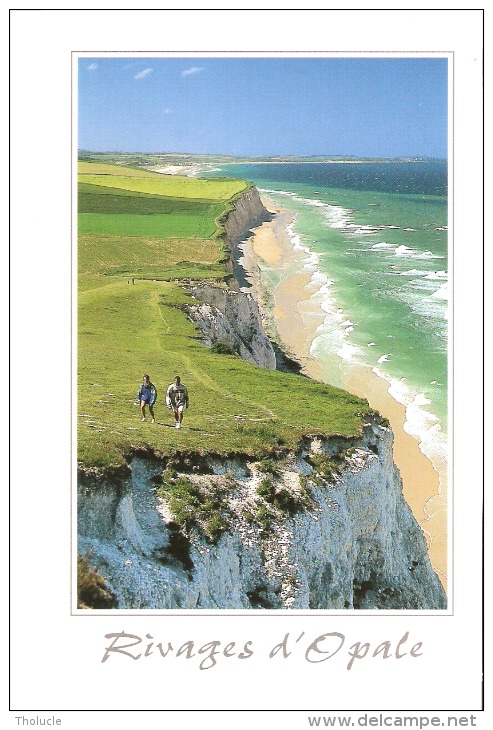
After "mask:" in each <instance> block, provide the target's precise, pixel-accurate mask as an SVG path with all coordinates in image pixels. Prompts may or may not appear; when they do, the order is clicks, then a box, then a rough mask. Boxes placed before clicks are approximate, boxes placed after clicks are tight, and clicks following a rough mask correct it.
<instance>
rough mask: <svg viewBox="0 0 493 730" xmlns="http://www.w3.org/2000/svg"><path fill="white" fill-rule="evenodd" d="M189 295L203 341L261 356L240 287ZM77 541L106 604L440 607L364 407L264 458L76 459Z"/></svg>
mask: <svg viewBox="0 0 493 730" xmlns="http://www.w3.org/2000/svg"><path fill="white" fill-rule="evenodd" d="M246 196H248V197H246ZM246 196H244V199H240V200H238V201H236V202H235V205H234V208H233V210H232V211H231V212H230V214H229V215H228V217H227V219H226V221H225V231H226V236H227V241H228V245H229V246H230V249H231V252H232V261H233V260H234V259H235V255H236V254H235V251H236V250H237V244H238V243H239V241H241V240H242V237H243V236H244V235H245V234H246V233H247V232H248V231H249V230H250V229H251V228H252V227H254V226H255V225H257V224H258V223H259V222H261V221H262V220H263V219H265V217H264V216H266V215H268V214H267V212H266V211H265V209H263V211H264V212H262V210H260V209H259V203H260V199H259V198H258V193H257V191H255V190H254V189H253V190H250V191H249V192H248V193H247V194H246ZM260 205H261V203H260ZM262 208H263V206H262ZM195 296H196V299H197V304H196V305H193V306H194V307H195V312H192V314H193V315H194V319H195V321H196V322H197V323H198V324H199V325H200V324H201V322H202V324H204V322H205V323H206V324H205V326H203V327H202V330H203V336H204V339H205V340H206V341H207V340H209V344H211V343H212V342H223V343H224V344H225V345H226V346H227V347H229V348H231V349H232V350H234V351H235V352H237V353H238V354H240V355H241V356H242V357H244V358H245V359H249V360H250V362H252V363H254V364H256V365H260V366H262V367H269V368H272V367H274V366H275V355H274V353H273V351H272V348H271V346H270V343H269V340H268V338H267V337H266V335H265V333H264V332H263V329H262V322H261V318H260V315H259V314H258V308H257V307H256V303H255V301H254V300H252V298H251V297H249V295H247V294H245V293H243V292H234V293H233V292H231V291H227V290H224V289H220V288H219V289H218V288H216V287H210V286H207V285H206V286H201V287H199V289H198V290H195ZM197 312H199V314H197ZM207 328H209V329H207ZM273 357H274V359H273ZM177 485H178V486H179V490H177V489H176V487H177ZM173 494H174V495H175V496H174V497H173V496H172V495H173ZM177 494H179V495H181V496H180V498H178V497H177V496H176V495H177ZM187 495H188V496H189V502H190V504H188V503H187V498H188V497H187ZM180 500H181V501H180ZM190 505H193V508H191V507H190ZM207 505H209V506H210V505H214V510H213V511H212V512H211V509H210V508H209V507H207ZM202 506H203V508H202ZM187 508H190V509H191V511H189V512H187ZM78 549H79V552H81V553H83V554H86V555H87V556H88V560H89V561H90V563H91V565H94V566H97V568H98V570H99V572H100V574H101V575H103V576H104V578H105V582H106V585H107V587H108V588H109V590H110V591H111V592H112V594H113V595H114V597H115V603H114V608H117V609H177V608H181V609H246V608H256V609H286V608H291V609H327V610H330V609H414V610H416V609H418V610H422V609H443V608H445V607H446V598H445V594H444V591H443V588H442V586H441V584H440V582H439V580H438V578H437V576H436V575H435V573H434V572H433V569H432V567H431V565H430V561H429V558H428V553H427V549H426V544H425V540H424V536H423V534H422V531H421V530H420V528H419V526H418V525H417V523H416V521H415V519H414V517H413V516H412V513H411V511H410V509H409V507H408V506H407V504H406V502H405V500H404V498H403V495H402V483H401V480H400V476H399V473H398V471H397V469H396V467H395V465H394V464H393V458H392V432H391V430H390V428H389V426H388V425H387V423H386V422H385V421H384V420H383V419H381V418H379V417H378V416H375V417H372V418H370V419H366V422H365V424H364V426H363V429H362V434H361V436H360V437H358V438H354V439H336V438H333V439H322V438H319V437H314V436H310V434H307V435H306V438H305V440H304V442H303V443H302V444H301V445H300V447H299V449H298V450H297V451H296V452H289V453H278V454H276V455H275V458H273V459H272V460H268V461H267V462H266V460H263V461H262V462H256V461H254V460H252V459H247V458H246V457H244V456H243V455H241V454H235V455H231V457H230V458H226V457H221V458H220V457H218V456H215V455H214V454H210V455H208V456H207V457H199V456H198V455H194V454H187V455H184V454H176V455H174V456H173V457H171V458H166V459H162V458H161V459H160V458H157V456H156V455H155V454H151V453H149V454H146V455H143V454H141V455H139V456H137V455H135V456H134V457H133V458H132V459H131V460H130V461H129V464H128V469H127V470H123V471H122V470H120V471H118V472H115V473H113V474H110V473H109V472H105V473H99V472H88V471H84V470H83V469H81V471H80V473H79V479H78Z"/></svg>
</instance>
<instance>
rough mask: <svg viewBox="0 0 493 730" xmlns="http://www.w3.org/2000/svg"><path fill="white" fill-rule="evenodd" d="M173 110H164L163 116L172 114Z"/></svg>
mask: <svg viewBox="0 0 493 730" xmlns="http://www.w3.org/2000/svg"><path fill="white" fill-rule="evenodd" d="M171 112H172V109H163V114H171Z"/></svg>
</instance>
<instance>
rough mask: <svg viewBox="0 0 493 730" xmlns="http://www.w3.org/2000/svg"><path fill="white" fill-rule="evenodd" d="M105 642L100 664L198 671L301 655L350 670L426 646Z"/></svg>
mask: <svg viewBox="0 0 493 730" xmlns="http://www.w3.org/2000/svg"><path fill="white" fill-rule="evenodd" d="M104 638H105V639H108V640H110V643H109V645H108V646H106V647H105V651H104V654H103V658H102V660H101V662H102V663H103V664H104V662H106V661H108V659H109V658H110V657H111V656H113V655H119V656H121V657H127V658H129V659H133V660H134V661H137V660H139V659H144V658H147V657H150V656H154V657H158V658H159V657H161V658H166V657H170V658H177V657H185V659H195V660H196V663H198V666H199V669H211V668H212V667H214V666H215V665H216V664H217V663H218V661H223V660H224V659H231V658H233V657H234V658H236V659H238V660H245V659H251V657H253V656H255V655H261V654H263V655H264V656H265V655H266V656H267V657H268V658H269V659H274V658H278V659H288V658H289V657H290V656H293V655H298V656H302V658H303V659H304V660H305V661H307V662H309V663H310V664H322V663H323V662H326V661H327V660H329V659H332V658H333V657H335V656H338V657H339V659H340V658H341V657H344V658H345V659H344V661H346V662H347V664H346V669H348V670H350V669H352V667H353V665H354V663H355V662H358V663H359V662H361V661H363V660H368V659H375V658H380V659H391V658H393V659H403V658H405V657H406V658H407V659H417V658H419V657H421V656H423V652H422V651H421V649H422V647H423V643H422V642H421V641H418V642H415V643H412V642H411V641H410V640H409V632H408V631H406V633H405V634H404V635H403V636H402V637H401V638H400V639H399V640H398V641H390V640H385V641H382V642H380V643H379V644H373V645H371V644H370V643H369V642H366V641H356V642H354V643H353V644H351V645H350V646H348V644H349V641H347V640H346V636H345V635H344V634H341V633H340V632H338V631H331V632H329V633H326V634H320V635H319V636H317V637H315V638H314V639H312V640H310V639H309V638H308V639H307V638H305V632H304V631H302V632H301V634H300V635H299V636H297V635H296V634H293V635H291V634H289V633H287V634H285V635H284V637H283V638H282V639H281V641H279V642H278V643H276V644H274V645H273V646H272V648H270V649H269V650H268V651H267V654H265V652H264V651H262V652H261V651H260V650H256V649H255V648H254V642H253V640H249V641H242V642H236V641H230V642H223V641H219V640H215V641H209V642H207V643H205V644H200V643H199V642H195V641H191V640H188V641H184V642H181V643H178V642H175V644H172V642H171V641H167V642H166V643H164V642H162V641H157V642H156V641H155V640H154V637H153V636H151V635H150V634H146V635H145V637H142V636H138V635H137V634H129V633H126V632H125V631H120V632H117V633H111V634H105V637H104Z"/></svg>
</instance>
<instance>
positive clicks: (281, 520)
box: [78, 418, 446, 610]
mask: <svg viewBox="0 0 493 730" xmlns="http://www.w3.org/2000/svg"><path fill="white" fill-rule="evenodd" d="M198 463H199V462H196V463H195V465H193V464H192V463H190V464H188V467H187V464H186V463H184V462H182V463H181V464H178V463H177V464H175V465H176V466H177V469H176V472H175V475H174V479H179V478H181V479H186V480H188V482H189V483H190V484H191V485H193V486H194V488H195V489H196V490H198V492H200V491H203V493H206V494H207V495H208V496H209V497H210V496H211V494H216V495H217V496H218V498H220V500H221V508H220V517H221V529H220V530H219V532H218V533H217V534H215V535H214V536H213V537H212V538H211V536H210V534H208V533H209V531H208V527H207V517H206V516H204V515H202V516H200V514H197V519H196V521H195V522H194V523H193V524H192V525H191V526H190V527H189V528H188V529H187V530H185V534H184V533H183V532H182V531H180V530H179V527H178V525H177V524H176V523H175V518H174V515H173V513H172V511H171V510H170V506H169V500H168V499H167V497H166V487H165V488H164V490H162V489H160V485H162V481H163V477H162V476H161V475H162V474H163V469H164V466H167V467H168V471H169V467H170V465H171V466H173V462H170V463H167V464H163V463H160V462H158V461H156V460H152V459H143V458H134V459H133V460H132V462H131V464H130V467H129V471H128V473H127V474H126V475H125V476H121V477H120V478H119V479H116V480H114V481H113V482H111V481H109V480H107V479H103V480H101V479H98V478H95V477H93V476H90V475H82V476H81V478H80V480H79V528H78V529H79V550H80V551H82V552H86V551H87V554H88V555H89V556H91V562H92V563H93V564H95V565H97V566H98V568H99V572H100V574H102V575H104V576H105V577H106V583H107V586H108V588H109V589H110V590H111V591H112V593H113V594H114V595H115V597H116V604H115V607H116V608H121V609H123V608H125V609H179V608H181V609H246V608H255V609H286V608H291V609H418V610H419V609H440V608H445V606H446V600H445V596H444V593H443V589H442V587H441V585H440V582H439V581H438V578H437V577H436V575H435V574H434V572H433V570H432V568H431V566H430V562H429V558H428V553H427V549H426V544H425V540H424V537H423V534H422V532H421V530H420V528H419V527H418V525H417V524H416V521H415V520H414V517H413V516H412V514H411V511H410V509H409V507H408V506H407V504H406V502H405V501H404V499H403V497H402V485H401V480H400V477H399V473H398V471H397V469H396V467H395V466H394V464H393V461H392V433H391V431H390V429H389V427H388V426H386V425H385V424H383V423H382V422H381V421H380V420H379V419H377V418H375V419H373V420H372V421H369V422H368V423H367V424H366V426H365V428H364V434H363V436H362V437H361V438H359V439H353V440H351V441H343V440H341V439H339V440H338V439H331V440H324V439H319V438H310V437H307V439H306V442H305V444H303V446H302V448H300V450H299V451H298V452H296V453H291V454H287V455H286V457H285V458H284V459H282V460H280V461H277V462H276V464H275V467H273V473H270V474H266V472H265V465H264V464H263V463H262V462H260V463H258V462H257V463H256V462H254V461H247V460H246V459H241V458H239V457H236V458H234V459H229V460H228V459H219V458H217V457H214V456H213V455H211V456H210V457H208V458H206V459H202V460H201V461H200V465H199V466H197V464H198ZM327 464H329V465H332V466H334V464H337V468H333V469H332V470H330V469H327ZM194 467H195V468H194ZM166 473H167V472H164V474H165V477H164V479H166V478H167V477H166ZM266 485H268V486H267V488H266ZM163 495H164V496H163ZM276 497H277V498H276ZM281 497H282V499H281Z"/></svg>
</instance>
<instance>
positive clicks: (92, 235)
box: [77, 163, 369, 467]
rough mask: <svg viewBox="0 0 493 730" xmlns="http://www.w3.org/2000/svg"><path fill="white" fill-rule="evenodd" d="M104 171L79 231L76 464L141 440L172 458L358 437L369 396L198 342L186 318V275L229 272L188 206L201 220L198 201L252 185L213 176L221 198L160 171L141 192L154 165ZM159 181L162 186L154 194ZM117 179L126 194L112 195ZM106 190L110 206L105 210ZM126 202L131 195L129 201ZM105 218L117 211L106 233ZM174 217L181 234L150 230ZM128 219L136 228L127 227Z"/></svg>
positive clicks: (110, 460)
mask: <svg viewBox="0 0 493 730" xmlns="http://www.w3.org/2000/svg"><path fill="white" fill-rule="evenodd" d="M87 164H92V163H84V168H83V169H84V172H85V168H87ZM99 167H103V166H99ZM104 168H105V170H104V172H101V173H100V174H99V175H92V176H90V177H91V179H92V178H94V180H95V182H89V181H88V175H87V174H83V175H82V185H81V189H80V194H81V196H82V200H83V208H82V210H81V213H80V215H81V216H82V222H83V223H84V225H81V227H80V229H79V239H78V358H77V360H78V362H77V365H78V402H77V419H78V458H79V462H80V463H81V464H82V465H83V466H85V467H88V466H99V467H103V466H109V465H120V464H122V463H124V461H125V459H126V458H128V456H129V455H130V454H131V453H132V452H134V451H135V450H136V449H139V450H142V449H144V450H149V449H151V450H153V451H155V452H156V453H160V454H163V455H167V454H168V455H169V454H173V453H175V452H176V451H180V452H182V453H183V452H193V453H201V454H204V453H207V452H215V453H219V454H233V453H239V452H241V453H246V454H250V455H252V456H259V457H260V456H262V455H265V454H268V453H270V452H272V451H279V450H283V449H287V448H293V447H294V446H296V444H297V443H299V441H300V439H301V438H302V437H303V436H304V435H306V434H320V435H327V436H330V435H334V434H340V435H342V436H353V435H356V434H357V433H358V432H359V431H360V429H361V415H362V414H365V413H367V412H368V411H369V409H368V405H367V404H366V402H365V401H362V400H360V399H358V398H356V397H354V396H351V395H349V394H348V393H346V392H345V391H342V390H338V389H335V388H332V387H330V386H328V385H324V384H321V383H317V382H315V381H312V380H309V379H308V378H304V377H302V376H300V375H295V374H289V373H282V372H278V371H267V370H263V369H261V368H258V367H255V366H253V365H250V364H248V363H246V362H245V361H243V360H241V359H240V358H239V357H235V356H233V355H224V354H215V353H214V352H213V351H212V350H211V349H210V348H207V347H206V346H205V345H203V344H202V343H201V342H200V333H199V331H198V330H197V328H196V327H195V326H194V325H193V324H192V323H191V322H190V321H189V320H188V319H187V316H186V312H185V311H184V305H186V304H187V303H189V302H190V301H191V299H190V295H189V294H188V293H186V292H185V291H184V289H183V288H182V286H181V285H180V281H181V280H190V279H194V280H201V279H202V280H203V279H211V280H217V281H221V280H224V279H226V277H227V273H226V269H225V265H224V259H225V251H224V243H223V241H222V240H221V239H220V238H218V237H216V236H214V235H212V237H206V236H203V235H199V234H188V229H184V228H183V220H186V218H187V216H188V215H190V217H191V218H192V219H194V210H193V206H194V205H195V202H193V201H198V202H197V206H198V209H199V210H202V211H203V210H204V209H203V208H200V206H201V205H202V206H203V205H204V200H208V201H210V203H207V205H212V206H216V207H215V210H217V211H218V214H219V215H221V213H222V212H224V211H225V210H226V208H227V205H228V202H229V200H230V199H231V197H235V196H236V195H238V193H239V192H241V190H245V189H247V188H248V184H247V183H242V182H241V181H230V180H228V181H217V180H215V181H214V186H211V187H209V188H208V189H209V192H210V191H212V190H213V189H215V191H216V197H215V198H214V197H210V198H206V197H205V196H204V195H203V194H202V197H201V198H196V197H195V196H196V194H197V186H196V185H195V183H197V182H199V181H196V180H194V179H191V178H190V179H189V178H184V179H182V180H180V181H179V183H177V181H176V180H175V179H174V178H170V177H168V176H158V177H160V178H161V179H160V180H159V181H158V183H157V184H156V185H154V180H153V181H152V186H151V187H152V190H150V189H145V190H144V189H138V190H137V189H135V188H137V187H138V186H139V185H140V184H142V186H143V187H145V186H146V185H145V184H146V183H147V181H148V180H149V177H148V175H149V173H145V172H144V173H143V174H142V176H140V174H139V171H132V175H129V176H128V177H125V178H122V176H121V168H115V167H113V168H112V166H109V165H104ZM108 168H111V169H113V171H115V172H116V173H117V174H116V175H112V174H111V169H110V170H109V169H108ZM103 175H104V176H105V178H107V179H108V182H109V183H110V184H108V185H105V186H104V187H105V189H108V190H110V189H112V192H108V193H101V191H100V189H99V188H101V187H102V184H101V177H102V176H103ZM151 176H152V178H154V177H155V176H154V175H151ZM130 178H132V180H133V181H134V182H135V181H136V182H137V183H138V185H137V184H136V185H134V186H133V187H132V188H131V189H130V188H128V187H126V188H123V187H120V188H119V187H118V185H116V184H115V180H116V181H118V184H121V181H122V180H127V181H128V180H129V179H130ZM200 182H202V181H200ZM206 182H207V181H206ZM189 183H190V187H188V184H189ZM91 186H92V187H94V191H92V190H91ZM222 186H223V187H222ZM158 187H159V190H160V191H161V193H157V192H156V191H157V188H158ZM201 187H202V186H201ZM115 188H116V189H117V190H120V191H125V192H124V193H122V192H116V193H115ZM187 190H188V191H189V192H190V194H191V195H190V196H187V195H186V194H185V192H186V191H187ZM135 193H136V194H137V195H134V194H135ZM202 193H203V190H202ZM149 195H150V196H151V197H149ZM156 195H157V196H158V197H157V198H156V197H155V196H156ZM160 195H162V196H163V200H160V199H159V196H160ZM228 195H229V197H228ZM173 197H174V198H176V203H177V208H176V211H175V213H173V208H172V206H171V204H170V199H171V198H173ZM98 198H101V200H99V199H98ZM103 198H104V199H108V201H109V202H108V210H111V212H107V213H104V212H101V210H100V209H97V208H98V206H100V205H102V204H103V202H102V199H103ZM116 198H118V200H116ZM122 201H126V202H128V203H129V207H128V208H127V209H126V208H125V206H124V204H123V202H122ZM221 201H223V202H221ZM191 202H192V205H191V207H187V206H188V205H189V204H190V203H191ZM161 204H162V205H163V206H168V207H167V208H166V209H167V210H169V212H167V213H159V212H157V213H156V212H149V211H150V210H151V208H150V207H149V206H157V207H156V208H152V211H154V210H160V208H159V206H160V205H161ZM91 206H92V207H91ZM139 206H141V207H139ZM126 210H128V211H130V212H126ZM143 211H147V212H143ZM101 216H106V217H107V219H108V222H107V224H106V228H105V231H101V228H102V226H101V221H100V219H101ZM167 216H171V217H173V216H175V222H176V221H177V220H178V217H179V216H181V220H182V228H181V229H180V232H179V234H176V233H175V235H173V236H167V234H166V233H163V232H161V233H160V235H157V230H156V227H154V228H152V232H151V233H150V232H149V229H148V228H146V223H145V221H147V220H153V219H158V220H160V219H162V218H166V217H167ZM91 218H92V221H91ZM130 220H131V222H132V227H131V230H128V227H126V224H125V225H123V226H122V225H121V222H122V221H123V222H126V223H128V222H129V221H130ZM110 221H114V224H112V223H110ZM112 225H114V226H115V227H114V229H111V226H112ZM85 226H87V227H89V228H90V229H91V230H90V232H87V233H86V232H85V231H86V230H87V227H85ZM124 229H125V230H124ZM113 231H118V232H113ZM132 279H134V283H132ZM144 372H146V373H149V375H150V377H151V380H152V381H153V382H154V384H155V385H156V387H157V389H158V400H157V404H156V406H155V411H156V423H155V424H151V422H150V421H149V420H148V421H146V422H145V423H141V422H140V410H139V407H138V405H137V403H136V393H137V390H138V388H139V385H140V382H141V378H142V374H143V373H144ZM176 374H179V375H180V376H181V377H182V380H183V381H184V382H185V384H186V385H187V387H188V390H189V393H190V409H189V410H188V411H187V412H186V415H185V420H184V428H183V429H182V430H180V431H177V430H176V429H175V428H172V417H171V416H170V412H169V411H168V410H167V409H166V408H165V405H164V398H165V391H166V387H167V385H168V384H169V383H170V382H171V380H172V379H173V377H174V376H175V375H176Z"/></svg>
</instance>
